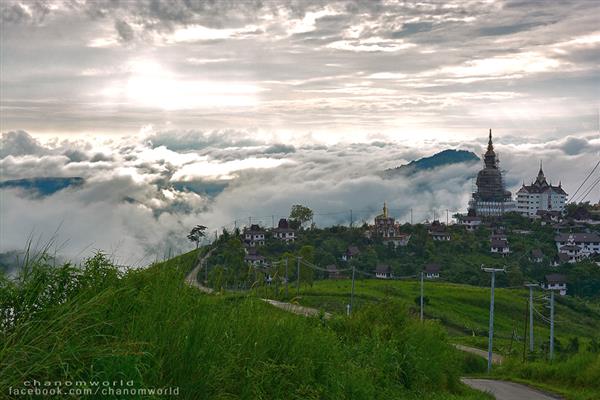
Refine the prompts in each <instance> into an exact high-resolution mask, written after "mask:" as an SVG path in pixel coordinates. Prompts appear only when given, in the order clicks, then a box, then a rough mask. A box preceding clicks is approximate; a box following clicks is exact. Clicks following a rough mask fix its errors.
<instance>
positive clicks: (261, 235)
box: [244, 224, 266, 247]
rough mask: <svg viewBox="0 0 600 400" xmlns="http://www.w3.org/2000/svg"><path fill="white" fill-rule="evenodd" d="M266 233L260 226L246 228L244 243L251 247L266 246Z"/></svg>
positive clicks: (254, 225)
mask: <svg viewBox="0 0 600 400" xmlns="http://www.w3.org/2000/svg"><path fill="white" fill-rule="evenodd" d="M265 234H266V232H265V231H264V230H263V229H262V228H261V227H260V226H258V225H256V224H253V225H250V228H244V241H245V242H246V243H248V245H250V246H251V247H255V246H264V244H265Z"/></svg>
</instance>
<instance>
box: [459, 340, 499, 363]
mask: <svg viewBox="0 0 600 400" xmlns="http://www.w3.org/2000/svg"><path fill="white" fill-rule="evenodd" d="M452 346H454V347H456V348H457V349H458V350H460V351H466V352H467V353H471V354H475V355H477V356H480V357H483V358H485V359H486V360H487V358H488V353H487V351H485V350H481V349H477V348H475V347H469V346H464V345H462V344H452ZM503 360H504V357H502V356H501V355H500V354H496V353H494V354H492V364H502V361H503Z"/></svg>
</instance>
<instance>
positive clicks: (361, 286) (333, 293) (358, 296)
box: [292, 280, 600, 353]
mask: <svg viewBox="0 0 600 400" xmlns="http://www.w3.org/2000/svg"><path fill="white" fill-rule="evenodd" d="M350 282H351V281H349V280H337V281H336V280H324V281H317V282H315V283H314V285H313V287H309V286H302V287H301V291H300V294H301V297H300V298H299V299H298V301H299V303H300V304H303V305H308V306H313V307H317V308H323V309H325V310H327V311H336V312H339V313H343V312H345V307H346V306H345V305H346V304H347V303H348V302H349V298H350V286H351V284H350ZM419 290H420V285H419V283H418V282H416V281H383V280H362V281H361V280H358V281H356V287H355V304H356V306H355V308H360V307H361V305H362V304H365V303H370V302H379V301H382V300H385V299H387V298H393V299H398V300H401V301H403V302H404V303H406V304H407V306H409V307H412V308H414V310H415V312H418V305H417V304H416V303H415V298H416V297H417V296H419ZM424 292H425V296H426V297H427V298H428V300H429V303H428V304H426V306H425V316H426V318H430V319H437V320H440V321H441V322H442V323H443V324H444V325H445V326H446V327H447V328H448V330H449V332H450V334H451V335H452V336H453V340H454V341H456V342H461V343H465V344H471V345H474V346H477V347H481V348H485V346H487V330H488V323H489V319H488V318H489V301H490V290H489V288H481V287H476V286H468V285H459V284H453V283H444V282H439V281H438V282H435V281H426V282H425V290H424ZM292 293H294V294H295V291H294V290H292ZM540 295H542V294H541V293H539V292H537V293H536V294H535V296H536V297H539V296H540ZM527 298H528V292H527V291H526V290H524V289H498V288H497V289H496V292H495V319H494V331H495V336H496V338H497V339H498V340H497V341H496V344H497V346H498V348H499V350H500V351H503V352H504V353H506V352H507V351H508V346H509V345H510V338H511V336H512V332H513V328H514V329H515V334H516V335H517V336H519V337H522V336H523V331H524V323H525V312H526V307H527ZM534 304H535V307H536V309H537V310H539V311H540V312H542V313H545V314H547V310H545V309H544V306H545V304H547V303H545V302H544V301H543V300H542V299H539V300H534ZM555 317H556V321H557V323H556V326H555V335H556V337H557V338H558V339H559V340H561V341H562V342H563V343H564V344H566V343H567V339H569V338H571V337H573V336H579V337H581V338H591V337H594V336H597V335H598V332H599V330H600V312H599V311H598V309H597V308H596V307H592V306H587V305H586V304H585V303H583V302H582V301H579V300H576V299H572V298H558V297H557V304H556V310H555ZM534 329H535V335H536V342H537V343H538V345H539V344H541V342H542V341H544V340H548V339H547V338H548V336H549V327H548V325H547V324H545V323H543V322H542V321H541V320H540V318H539V317H537V316H536V319H535V323H534ZM473 334H475V336H473ZM513 349H515V350H516V349H517V344H516V342H515V343H513ZM519 350H520V349H519Z"/></svg>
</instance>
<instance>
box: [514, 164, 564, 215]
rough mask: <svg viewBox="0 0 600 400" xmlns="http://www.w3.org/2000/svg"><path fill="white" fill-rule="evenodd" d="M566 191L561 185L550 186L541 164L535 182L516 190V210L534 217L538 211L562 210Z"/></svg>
mask: <svg viewBox="0 0 600 400" xmlns="http://www.w3.org/2000/svg"><path fill="white" fill-rule="evenodd" d="M567 196H568V195H567V193H566V192H565V191H564V190H563V188H562V187H561V184H560V182H559V184H558V186H552V185H550V184H549V183H548V182H547V181H546V177H545V176H544V171H542V165H541V164H540V171H539V172H538V176H537V178H536V180H535V182H532V183H531V185H525V183H523V186H521V189H519V190H518V191H517V211H518V212H519V213H520V214H521V215H524V216H526V217H535V216H536V215H537V213H538V211H540V210H543V211H559V212H561V213H562V212H563V211H564V209H565V203H566V201H567Z"/></svg>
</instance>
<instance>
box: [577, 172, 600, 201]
mask: <svg viewBox="0 0 600 400" xmlns="http://www.w3.org/2000/svg"><path fill="white" fill-rule="evenodd" d="M599 182H600V176H599V177H598V179H596V181H595V182H594V183H593V184H592V186H590V188H589V189H588V191H587V192H585V194H583V196H582V197H581V196H580V199H579V200H578V201H577V202H578V203H580V202H583V201H584V200H585V198H586V197H587V196H588V194H590V193H591V191H592V190H594V188H595V187H596V186H597V185H598V183H599Z"/></svg>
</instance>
